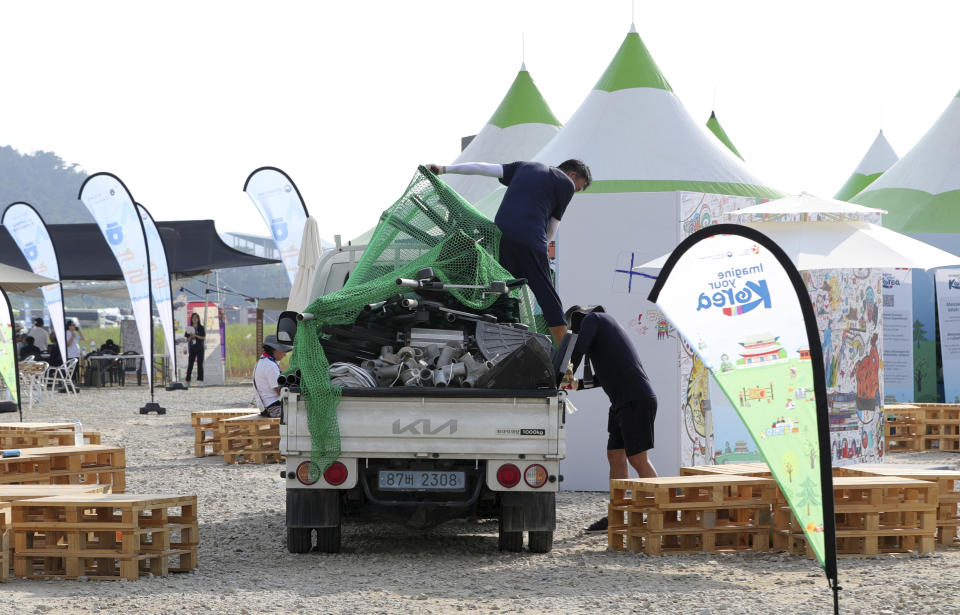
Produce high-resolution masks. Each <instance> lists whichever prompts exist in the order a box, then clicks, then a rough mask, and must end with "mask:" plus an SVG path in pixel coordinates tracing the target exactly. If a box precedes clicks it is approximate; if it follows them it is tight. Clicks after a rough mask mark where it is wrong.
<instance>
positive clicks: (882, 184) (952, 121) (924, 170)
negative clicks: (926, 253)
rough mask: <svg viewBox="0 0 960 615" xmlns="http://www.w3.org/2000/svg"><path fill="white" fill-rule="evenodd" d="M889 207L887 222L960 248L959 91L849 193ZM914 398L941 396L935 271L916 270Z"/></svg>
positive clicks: (923, 238) (931, 399)
mask: <svg viewBox="0 0 960 615" xmlns="http://www.w3.org/2000/svg"><path fill="white" fill-rule="evenodd" d="M850 202H851V203H859V204H861V205H866V206H868V207H876V208H878V209H885V210H887V213H886V214H885V215H884V216H883V226H885V227H887V228H889V229H893V230H895V231H899V232H901V233H906V234H907V235H910V236H911V237H914V238H915V239H919V240H921V241H924V242H926V243H929V244H931V245H933V246H936V247H938V248H940V249H941V250H946V251H947V252H952V253H953V254H957V253H958V252H960V93H958V94H957V95H956V96H954V98H953V99H951V101H950V104H948V105H947V108H946V109H945V110H944V112H943V113H942V114H941V115H940V117H939V118H938V119H937V121H936V122H934V124H933V126H931V127H930V129H929V130H928V131H927V133H926V134H925V135H924V136H923V138H921V139H920V141H918V142H917V144H916V145H914V146H913V148H912V149H911V150H910V151H909V152H907V153H906V154H904V156H903V158H901V159H900V160H899V161H897V162H896V163H895V164H894V165H893V166H891V167H890V168H889V169H887V171H886V172H885V173H884V174H883V175H881V176H880V177H879V178H877V180H876V181H874V182H873V183H872V184H870V185H869V186H867V187H866V188H864V189H863V190H862V191H861V192H860V193H859V194H857V195H856V196H854V197H853V198H851V199H850ZM912 273H913V275H912V282H913V288H912V290H913V319H914V353H913V359H914V382H915V384H914V398H913V400H912V401H917V402H935V401H942V400H940V397H939V393H938V390H937V377H936V368H935V366H936V365H937V359H936V355H937V346H936V338H935V335H934V332H935V331H936V327H937V323H936V315H935V310H934V305H935V302H936V299H935V293H934V281H933V272H924V271H921V270H919V269H915V270H913V272H912Z"/></svg>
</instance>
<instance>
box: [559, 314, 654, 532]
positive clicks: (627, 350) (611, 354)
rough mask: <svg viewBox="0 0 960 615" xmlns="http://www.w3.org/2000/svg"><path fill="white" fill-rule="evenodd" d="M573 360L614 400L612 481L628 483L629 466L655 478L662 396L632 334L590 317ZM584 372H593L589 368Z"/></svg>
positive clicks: (597, 528)
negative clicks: (651, 453) (655, 429)
mask: <svg viewBox="0 0 960 615" xmlns="http://www.w3.org/2000/svg"><path fill="white" fill-rule="evenodd" d="M577 310H582V308H581V307H580V306H578V305H575V306H573V307H571V308H570V309H569V310H567V312H566V314H565V317H566V319H567V322H569V321H570V317H571V315H572V314H573V312H575V311H577ZM570 360H571V362H572V363H573V370H572V371H574V372H575V371H576V370H577V367H578V366H579V365H580V362H581V361H585V362H589V364H590V366H591V367H592V370H593V382H592V383H589V382H588V383H587V385H588V386H592V385H599V386H601V387H603V392H604V393H606V394H607V397H608V398H609V399H610V413H609V415H608V418H607V432H608V433H609V438H608V439H607V461H608V463H609V464H610V478H611V479H613V478H628V477H629V475H630V470H629V466H628V465H627V464H628V463H629V464H630V466H632V467H633V469H634V470H635V471H636V472H637V475H639V476H640V478H654V477H656V476H657V470H656V468H654V467H653V464H652V463H650V460H649V459H648V458H647V451H649V450H650V449H652V448H653V434H654V432H653V423H654V420H655V419H656V418H657V396H656V394H654V392H653V387H651V386H650V379H649V378H647V373H646V371H644V369H643V365H642V364H641V363H640V357H639V356H638V355H637V350H636V348H634V346H633V342H631V341H630V337H629V336H628V335H627V332H626V331H624V329H623V327H621V326H620V323H618V322H617V321H616V319H614V318H613V317H612V316H610V315H609V314H606V313H604V312H599V311H595V312H590V313H589V314H587V315H586V316H584V318H583V322H582V324H581V325H580V334H579V336H578V337H577V342H576V345H574V347H573V355H572V356H571V358H570ZM584 373H585V374H588V373H589V372H588V370H587V365H586V363H585V364H584ZM571 388H573V389H582V388H586V387H584V380H578V381H576V382H575V383H574V386H572V387H571ZM607 525H608V520H607V517H603V518H602V519H599V520H597V521H596V522H594V523H593V524H592V525H590V527H588V528H587V531H588V532H605V531H607Z"/></svg>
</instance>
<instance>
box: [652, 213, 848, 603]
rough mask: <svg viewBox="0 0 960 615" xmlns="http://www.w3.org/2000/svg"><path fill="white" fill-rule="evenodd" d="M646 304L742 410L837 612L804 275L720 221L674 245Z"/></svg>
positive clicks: (812, 321) (828, 478) (822, 389)
mask: <svg viewBox="0 0 960 615" xmlns="http://www.w3.org/2000/svg"><path fill="white" fill-rule="evenodd" d="M649 300H650V301H652V302H654V303H656V304H657V305H658V306H659V307H660V309H661V310H663V313H664V314H665V315H666V316H667V318H668V319H669V320H670V322H671V323H673V325H674V326H675V327H676V328H677V330H678V331H679V332H680V333H681V334H682V335H683V336H684V337H685V338H686V340H687V342H688V343H689V345H690V347H691V348H692V349H693V351H694V352H695V353H696V354H697V356H699V357H700V359H701V360H702V361H703V363H704V365H706V367H707V368H708V369H709V370H710V372H711V373H712V374H713V376H714V378H715V379H716V381H717V383H718V384H719V385H720V388H721V389H722V390H723V392H724V394H726V396H727V398H728V399H729V400H730V403H731V404H733V406H734V407H735V408H736V409H737V413H738V414H739V415H740V418H741V419H742V420H743V423H744V425H746V427H747V430H748V431H749V432H750V435H751V436H752V437H753V440H754V442H755V443H756V444H757V447H758V448H759V450H760V453H761V454H762V455H763V458H764V460H765V461H766V462H767V465H768V466H769V467H770V470H771V472H772V473H773V477H774V478H775V479H776V481H777V483H778V484H779V485H780V490H781V491H782V492H783V494H784V496H786V499H787V502H788V503H789V504H790V508H791V509H792V510H793V514H794V516H795V517H796V519H797V520H798V521H799V523H800V525H801V527H802V529H803V533H804V534H805V536H806V539H807V541H808V542H809V544H810V546H811V548H812V549H813V552H814V554H815V555H816V557H817V559H818V560H819V562H820V564H821V565H822V566H823V567H824V570H825V572H826V576H827V579H828V580H829V582H830V587H831V589H832V590H833V593H834V609H835V610H836V609H837V590H838V589H839V587H838V586H837V548H836V526H835V522H834V510H833V477H832V465H831V461H830V432H829V427H830V421H829V417H828V414H827V411H828V407H827V395H826V392H827V389H826V380H825V377H824V367H823V353H822V350H821V346H820V333H819V331H818V329H817V321H816V318H815V315H814V312H813V306H812V305H811V303H810V296H809V295H808V293H807V289H806V287H805V286H804V284H803V280H802V278H801V277H800V274H799V273H798V272H797V269H796V268H795V267H794V265H793V263H791V262H790V259H789V257H787V255H786V254H785V253H784V252H783V250H781V249H780V247H779V246H777V245H776V244H775V243H774V242H773V241H772V240H771V239H769V238H768V237H767V236H765V235H763V234H762V233H760V232H758V231H756V230H754V229H751V228H748V227H745V226H741V225H737V224H717V225H714V226H710V227H707V228H704V229H701V230H700V231H697V232H696V233H694V234H693V235H690V236H689V237H688V238H687V239H685V240H684V241H683V242H682V243H681V244H680V245H679V246H677V248H676V249H675V250H674V251H673V253H672V254H671V255H670V257H669V258H668V259H667V262H666V264H665V265H664V267H663V269H662V270H661V272H660V275H659V276H658V278H657V281H656V283H655V284H654V286H653V289H652V290H651V291H650V296H649Z"/></svg>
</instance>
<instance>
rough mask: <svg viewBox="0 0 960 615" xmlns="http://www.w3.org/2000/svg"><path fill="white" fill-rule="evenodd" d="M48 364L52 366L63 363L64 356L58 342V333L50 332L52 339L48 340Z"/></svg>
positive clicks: (58, 365)
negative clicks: (61, 354)
mask: <svg viewBox="0 0 960 615" xmlns="http://www.w3.org/2000/svg"><path fill="white" fill-rule="evenodd" d="M47 354H48V355H50V356H49V358H47V364H48V365H49V366H50V367H60V366H61V365H63V357H62V356H60V345H59V344H57V334H56V333H54V332H53V331H51V332H50V339H49V340H48V341H47Z"/></svg>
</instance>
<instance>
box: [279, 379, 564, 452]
mask: <svg viewBox="0 0 960 615" xmlns="http://www.w3.org/2000/svg"><path fill="white" fill-rule="evenodd" d="M294 402H295V404H296V409H295V410H293V408H294ZM568 407H570V402H569V400H567V396H566V393H565V392H562V391H557V390H555V389H544V390H523V391H513V390H509V391H508V390H497V389H454V388H425V387H410V388H404V387H391V388H372V389H370V388H365V389H343V398H342V399H341V401H340V404H339V406H338V407H337V420H338V423H339V427H340V442H341V451H342V455H343V456H349V457H434V458H436V457H442V458H446V459H475V458H478V457H482V458H488V459H489V458H501V457H502V458H514V459H515V458H517V456H518V455H526V456H537V457H539V458H542V459H562V458H563V456H564V454H565V452H566V451H565V440H566V437H565V436H566V434H565V431H564V429H565V420H564V412H565V411H566V409H567V408H568ZM287 408H288V410H287V415H286V417H285V420H286V424H285V425H283V426H281V430H280V433H281V436H282V438H281V443H280V448H281V451H282V452H283V453H284V454H286V455H298V454H299V455H309V452H310V448H311V443H310V430H309V425H308V423H307V412H306V407H305V404H304V402H303V400H302V399H299V396H297V395H296V394H295V393H291V394H290V397H289V405H288V406H287Z"/></svg>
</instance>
